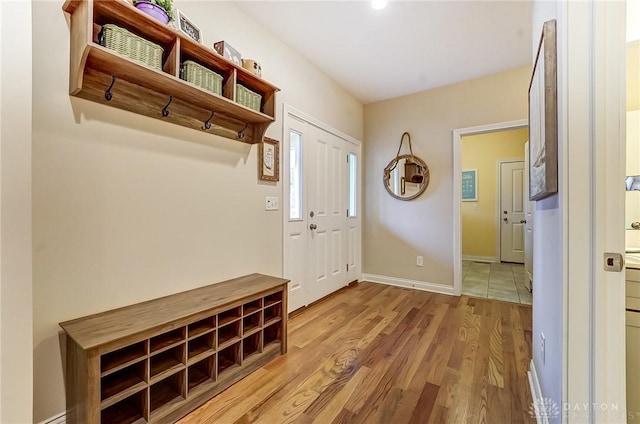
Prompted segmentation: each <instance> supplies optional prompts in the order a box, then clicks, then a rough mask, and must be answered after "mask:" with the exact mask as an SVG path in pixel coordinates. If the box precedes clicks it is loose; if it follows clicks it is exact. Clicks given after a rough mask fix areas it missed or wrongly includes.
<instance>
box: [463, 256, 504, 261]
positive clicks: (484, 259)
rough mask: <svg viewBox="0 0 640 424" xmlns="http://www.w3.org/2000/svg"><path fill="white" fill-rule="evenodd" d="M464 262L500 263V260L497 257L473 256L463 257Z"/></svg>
mask: <svg viewBox="0 0 640 424" xmlns="http://www.w3.org/2000/svg"><path fill="white" fill-rule="evenodd" d="M462 260H463V261H473V262H498V258H496V257H495V256H471V255H462Z"/></svg>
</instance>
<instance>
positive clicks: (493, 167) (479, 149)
mask: <svg viewBox="0 0 640 424" xmlns="http://www.w3.org/2000/svg"><path fill="white" fill-rule="evenodd" d="M528 138H529V130H528V128H521V129H517V130H509V131H500V132H492V133H486V134H477V135H470V136H465V137H462V169H477V170H478V201H477V202H461V203H462V205H461V216H462V256H463V258H464V257H465V256H467V257H470V256H472V257H476V258H485V259H493V260H496V259H497V260H499V258H500V255H499V252H498V246H497V237H498V236H497V234H498V228H497V226H496V215H497V211H496V207H497V197H498V189H499V185H498V181H497V178H498V168H497V162H498V161H499V160H504V159H521V160H524V143H525V142H526V141H527V139H528Z"/></svg>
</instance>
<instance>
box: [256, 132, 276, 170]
mask: <svg viewBox="0 0 640 424" xmlns="http://www.w3.org/2000/svg"><path fill="white" fill-rule="evenodd" d="M279 146H280V142H279V141H278V140H274V139H273V138H269V137H264V139H263V140H262V143H260V147H259V149H258V178H259V179H261V180H263V181H280V148H279Z"/></svg>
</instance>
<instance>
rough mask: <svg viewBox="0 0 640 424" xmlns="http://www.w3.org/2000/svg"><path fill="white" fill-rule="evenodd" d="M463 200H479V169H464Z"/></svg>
mask: <svg viewBox="0 0 640 424" xmlns="http://www.w3.org/2000/svg"><path fill="white" fill-rule="evenodd" d="M462 201H463V202H477V201H478V170H477V169H465V170H463V171H462Z"/></svg>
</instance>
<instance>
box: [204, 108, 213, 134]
mask: <svg viewBox="0 0 640 424" xmlns="http://www.w3.org/2000/svg"><path fill="white" fill-rule="evenodd" d="M212 119H213V111H211V115H209V119H207V120H206V121H204V127H203V128H202V129H203V130H210V129H211V120H212Z"/></svg>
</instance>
